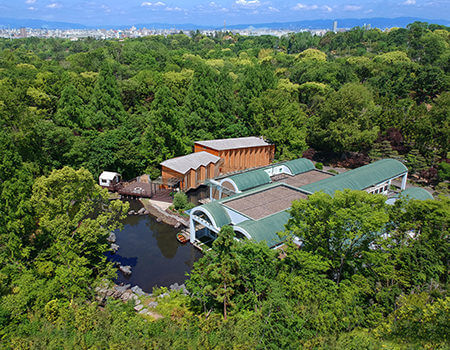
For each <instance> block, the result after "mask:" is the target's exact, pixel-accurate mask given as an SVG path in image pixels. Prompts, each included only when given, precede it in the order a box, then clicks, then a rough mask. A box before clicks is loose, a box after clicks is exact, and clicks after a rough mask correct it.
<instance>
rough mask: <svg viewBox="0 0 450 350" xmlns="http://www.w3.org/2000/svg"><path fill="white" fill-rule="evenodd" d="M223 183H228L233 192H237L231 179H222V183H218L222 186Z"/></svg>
mask: <svg viewBox="0 0 450 350" xmlns="http://www.w3.org/2000/svg"><path fill="white" fill-rule="evenodd" d="M224 183H228V184H230V185H231V187H233V189H234V191H235V192H239V188H238V186H237V185H236V183H235V182H234V181H233V179H231V178H229V177H226V178H225V179H223V180H222V181H220V185H221V186H223V184H224Z"/></svg>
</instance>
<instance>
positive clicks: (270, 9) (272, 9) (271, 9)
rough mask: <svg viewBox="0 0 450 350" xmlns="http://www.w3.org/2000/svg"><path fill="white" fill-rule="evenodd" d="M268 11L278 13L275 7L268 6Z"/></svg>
mask: <svg viewBox="0 0 450 350" xmlns="http://www.w3.org/2000/svg"><path fill="white" fill-rule="evenodd" d="M268 9H269V11H270V12H280V10H278V9H277V8H276V7H272V6H269V7H268Z"/></svg>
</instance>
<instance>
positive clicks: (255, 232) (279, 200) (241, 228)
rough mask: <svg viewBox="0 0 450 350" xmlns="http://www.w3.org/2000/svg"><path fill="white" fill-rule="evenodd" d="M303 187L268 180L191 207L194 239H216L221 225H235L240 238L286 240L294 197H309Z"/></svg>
mask: <svg viewBox="0 0 450 350" xmlns="http://www.w3.org/2000/svg"><path fill="white" fill-rule="evenodd" d="M306 198H307V194H306V193H305V192H303V191H302V190H300V189H298V188H296V187H293V186H289V185H286V184H284V183H271V184H265V185H262V186H260V187H257V188H255V189H252V190H249V191H246V192H243V193H238V194H235V195H233V196H230V197H227V198H223V199H221V200H218V201H214V202H211V203H207V204H204V205H201V206H198V207H195V208H193V209H192V210H191V211H190V214H189V216H190V241H191V243H196V242H202V241H203V242H204V241H205V239H204V238H205V237H206V238H207V240H213V239H215V237H216V236H217V233H218V232H219V231H220V229H221V227H222V226H224V225H231V226H232V227H233V228H234V230H235V232H236V235H237V237H238V238H246V239H253V240H256V241H258V242H262V241H265V242H266V243H267V245H268V246H269V247H274V246H277V245H278V244H280V243H281V242H282V239H281V238H280V237H279V236H278V232H281V231H284V225H285V224H286V222H287V219H288V218H289V214H288V212H287V210H288V209H289V208H290V207H291V204H292V201H294V200H297V199H306Z"/></svg>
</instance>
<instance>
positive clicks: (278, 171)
mask: <svg viewBox="0 0 450 350" xmlns="http://www.w3.org/2000/svg"><path fill="white" fill-rule="evenodd" d="M311 165H312V162H311V163H310V161H308V160H302V159H297V160H294V161H289V162H281V163H278V164H273V165H271V166H267V167H263V168H260V169H257V170H252V171H248V172H245V173H241V174H235V175H231V176H229V177H226V178H223V179H221V180H220V181H215V184H213V185H215V186H218V187H220V186H222V185H223V184H227V183H228V184H231V183H233V184H234V185H233V186H234V187H233V190H230V192H229V193H230V195H229V196H228V197H224V198H220V199H219V200H214V201H212V202H211V203H208V204H205V205H201V206H198V207H195V208H194V209H192V210H191V211H190V241H191V243H194V244H198V243H199V242H203V241H204V240H203V241H202V238H201V237H203V238H204V237H207V238H208V239H210V240H211V241H212V240H213V239H215V237H216V236H217V234H218V232H219V231H220V229H221V227H222V226H224V225H230V226H232V227H233V229H234V231H235V234H236V238H237V239H251V240H255V241H257V242H262V241H264V242H266V243H267V245H268V246H269V247H272V248H274V247H277V246H280V245H281V244H282V243H283V239H282V238H281V237H280V236H279V235H278V233H280V232H283V231H284V230H285V225H286V223H287V222H288V220H289V217H290V214H289V209H290V207H291V205H292V202H293V201H294V200H305V199H307V198H308V196H309V195H311V194H313V193H315V192H320V191H323V192H325V193H327V194H329V195H331V196H333V195H334V193H335V191H342V190H344V189H351V190H363V191H367V192H368V193H374V194H387V193H388V190H389V189H390V186H391V183H392V181H393V180H395V179H397V178H402V182H401V189H402V192H401V193H400V194H399V195H396V196H393V197H391V198H389V199H388V200H387V201H386V203H387V204H393V203H394V202H395V200H397V199H398V198H407V199H415V200H429V199H433V196H432V195H431V194H430V193H429V192H428V191H426V190H425V189H423V188H413V187H411V188H408V189H405V186H406V180H407V176H408V170H407V168H406V167H405V166H404V165H403V164H402V163H401V162H399V161H397V160H394V159H383V160H379V161H377V162H374V163H371V164H368V165H365V166H362V167H360V168H357V169H353V170H349V171H347V172H344V173H341V174H339V175H336V176H332V174H330V173H326V172H323V171H318V170H316V169H314V167H312V166H311ZM300 184H301V185H300ZM391 194H392V192H391ZM297 241H298V242H300V240H298V239H297ZM200 244H201V243H200Z"/></svg>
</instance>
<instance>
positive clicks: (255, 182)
mask: <svg viewBox="0 0 450 350" xmlns="http://www.w3.org/2000/svg"><path fill="white" fill-rule="evenodd" d="M228 179H231V180H233V181H234V183H235V184H236V186H237V187H238V189H239V191H245V190H248V189H250V188H254V187H257V186H261V185H265V184H268V183H270V176H269V174H267V173H266V172H265V171H264V170H263V169H257V170H252V171H247V172H245V173H241V174H236V175H231V176H228Z"/></svg>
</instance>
